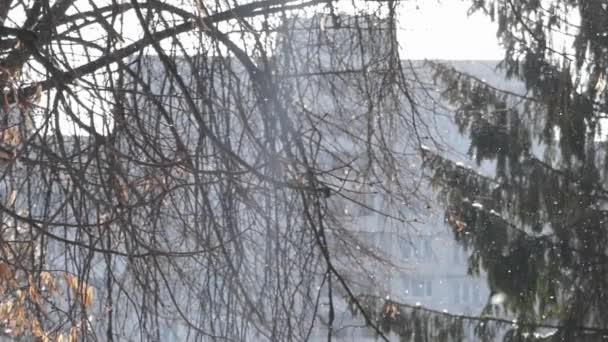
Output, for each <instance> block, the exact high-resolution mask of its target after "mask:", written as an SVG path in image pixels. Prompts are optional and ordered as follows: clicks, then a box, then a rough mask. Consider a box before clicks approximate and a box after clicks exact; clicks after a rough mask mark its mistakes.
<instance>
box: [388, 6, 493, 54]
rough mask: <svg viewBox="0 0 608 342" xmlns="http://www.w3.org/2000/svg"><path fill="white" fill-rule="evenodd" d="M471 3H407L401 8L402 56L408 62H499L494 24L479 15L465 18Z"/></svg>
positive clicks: (400, 33)
mask: <svg viewBox="0 0 608 342" xmlns="http://www.w3.org/2000/svg"><path fill="white" fill-rule="evenodd" d="M470 3H471V2H470V1H462V0H441V1H438V0H424V1H423V0H413V1H412V0H410V1H404V3H402V4H400V7H399V11H400V20H399V21H400V25H399V26H400V28H399V39H400V45H401V48H402V51H401V56H402V57H403V58H409V59H424V58H428V59H452V60H454V59H458V60H463V59H465V60H471V59H474V60H499V59H502V57H503V55H504V53H503V51H502V50H501V48H500V47H499V45H498V41H497V39H496V29H497V24H496V23H492V22H490V19H489V18H488V17H486V16H485V15H483V14H481V13H476V14H474V15H472V16H470V17H468V16H467V10H468V8H469V6H470Z"/></svg>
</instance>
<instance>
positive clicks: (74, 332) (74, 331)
mask: <svg viewBox="0 0 608 342" xmlns="http://www.w3.org/2000/svg"><path fill="white" fill-rule="evenodd" d="M77 341H78V327H75V326H74V327H72V328H70V336H68V342H77Z"/></svg>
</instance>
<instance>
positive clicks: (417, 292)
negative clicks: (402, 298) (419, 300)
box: [403, 278, 433, 297]
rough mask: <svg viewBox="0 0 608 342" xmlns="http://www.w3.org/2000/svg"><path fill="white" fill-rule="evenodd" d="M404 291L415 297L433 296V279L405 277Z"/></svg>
mask: <svg viewBox="0 0 608 342" xmlns="http://www.w3.org/2000/svg"><path fill="white" fill-rule="evenodd" d="M403 291H404V292H405V294H406V295H411V296H413V297H431V296H432V295H433V281H432V280H429V279H420V278H414V279H409V278H403Z"/></svg>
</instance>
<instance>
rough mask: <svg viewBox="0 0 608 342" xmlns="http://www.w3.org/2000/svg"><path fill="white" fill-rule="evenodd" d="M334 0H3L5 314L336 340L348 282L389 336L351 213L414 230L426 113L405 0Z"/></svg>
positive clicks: (164, 335)
mask: <svg viewBox="0 0 608 342" xmlns="http://www.w3.org/2000/svg"><path fill="white" fill-rule="evenodd" d="M337 5H338V3H334V2H333V1H317V0H312V1H290V0H282V1H277V0H263V1H253V2H246V3H237V2H223V1H217V2H215V3H204V2H202V1H192V2H191V1H177V0H176V1H161V0H148V1H142V2H138V1H136V0H132V1H117V0H112V1H109V0H108V1H105V2H102V1H91V0H89V1H74V0H57V1H54V2H52V1H51V2H49V1H34V0H32V1H27V0H21V1H4V2H2V3H1V4H0V23H1V24H3V26H2V28H1V29H0V36H1V38H2V41H1V42H0V65H1V68H0V75H1V78H0V84H1V85H2V88H3V91H4V96H3V99H2V105H3V110H2V127H1V129H2V144H1V146H0V147H1V149H0V152H1V156H2V161H3V170H4V171H3V173H2V184H3V185H2V189H3V190H2V198H3V202H2V205H1V206H0V208H1V212H2V217H1V218H2V224H3V226H2V234H1V238H2V254H1V255H2V257H1V263H0V279H1V280H2V287H1V288H0V290H1V292H0V294H1V295H2V297H1V300H0V318H2V319H6V321H5V322H6V330H5V332H6V333H7V334H9V335H13V336H24V337H25V338H29V337H32V336H34V337H36V338H40V339H42V340H48V339H68V338H69V339H71V340H75V339H86V340H89V339H90V340H107V341H113V340H136V339H138V340H173V339H175V340H207V339H210V340H215V339H218V340H250V339H260V340H271V341H288V340H306V339H308V338H309V337H310V335H311V330H312V329H313V327H315V326H317V325H321V324H323V325H325V326H327V327H328V338H329V339H331V336H332V333H333V328H334V321H335V317H336V312H335V309H334V308H335V306H336V303H337V302H338V301H340V300H341V299H339V298H344V297H346V298H349V300H350V302H351V303H352V305H353V306H354V308H355V309H356V311H358V312H360V313H361V314H362V317H363V318H364V320H365V322H366V323H368V324H370V325H371V326H372V328H373V329H376V331H377V333H379V334H380V335H381V336H383V335H382V333H381V331H380V330H379V329H378V327H377V324H376V319H375V318H372V316H371V314H370V310H369V308H364V307H363V304H362V302H361V301H360V300H359V299H358V297H357V294H358V292H357V291H359V289H360V285H361V283H360V282H358V281H357V279H356V277H355V276H353V275H352V273H353V272H352V269H354V268H358V267H361V268H364V267H366V261H365V260H368V259H373V260H377V261H381V262H388V261H386V260H382V257H381V256H380V255H379V254H377V253H376V252H375V251H374V250H373V249H370V248H365V247H364V248H361V246H365V245H364V241H361V238H360V236H358V235H357V234H356V233H354V232H353V225H354V220H353V216H356V215H358V214H357V213H360V212H375V213H377V214H380V215H384V216H385V217H386V218H387V219H388V220H391V222H394V223H395V224H400V225H403V226H404V227H407V224H408V215H409V214H411V212H412V210H411V208H412V207H413V204H412V203H414V201H413V199H414V198H415V196H416V189H417V184H418V182H417V181H416V180H417V179H418V177H419V172H418V171H415V170H414V171H411V170H410V168H409V167H408V165H409V164H410V162H411V161H412V160H413V158H417V157H416V153H415V150H414V147H415V146H418V145H419V144H420V142H421V139H422V138H423V137H425V136H428V133H427V131H428V130H429V129H430V128H429V127H427V126H426V124H425V121H424V118H422V117H421V114H420V111H419V110H418V107H417V102H418V100H417V99H416V98H415V96H414V94H412V93H411V92H410V91H409V90H408V89H409V88H408V85H409V83H411V82H413V81H412V80H409V79H408V77H407V76H406V74H407V72H406V71H405V70H404V66H403V65H402V63H401V62H400V58H399V55H398V46H397V40H396V37H395V32H396V16H395V10H396V5H395V3H394V2H393V1H388V2H378V3H375V2H358V1H353V2H352V3H350V4H349V5H348V6H346V7H344V6H343V4H340V5H341V6H340V8H342V9H339V8H338V7H337ZM374 196H382V197H383V201H382V202H383V203H384V205H383V206H382V207H377V206H374V205H371V204H370V203H371V202H370V198H374ZM403 204H406V206H404V205H403ZM404 207H407V210H406V209H404ZM321 301H327V302H328V305H327V306H324V305H321ZM28 320H29V321H28Z"/></svg>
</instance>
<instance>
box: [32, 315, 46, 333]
mask: <svg viewBox="0 0 608 342" xmlns="http://www.w3.org/2000/svg"><path fill="white" fill-rule="evenodd" d="M32 335H34V336H36V337H42V336H44V332H43V331H42V327H40V323H39V322H38V320H37V319H35V318H34V320H33V321H32Z"/></svg>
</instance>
